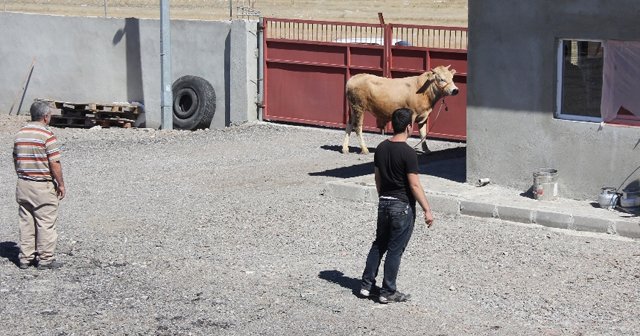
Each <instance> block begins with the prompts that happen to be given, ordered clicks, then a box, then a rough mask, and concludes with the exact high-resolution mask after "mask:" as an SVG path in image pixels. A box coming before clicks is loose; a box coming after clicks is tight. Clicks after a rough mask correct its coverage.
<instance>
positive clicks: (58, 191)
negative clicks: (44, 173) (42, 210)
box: [56, 185, 66, 200]
mask: <svg viewBox="0 0 640 336" xmlns="http://www.w3.org/2000/svg"><path fill="white" fill-rule="evenodd" d="M56 194H58V199H59V200H62V199H63V198H64V196H65V195H66V190H65V189H64V186H63V185H56Z"/></svg>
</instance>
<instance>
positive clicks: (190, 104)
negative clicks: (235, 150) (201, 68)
mask: <svg viewBox="0 0 640 336" xmlns="http://www.w3.org/2000/svg"><path fill="white" fill-rule="evenodd" d="M171 89H172V92H173V127H174V128H177V129H184V130H195V129H202V128H208V127H209V126H210V125H211V121H212V120H213V115H214V114H215V112H216V92H215V90H214V89H213V86H211V84H210V83H209V82H208V81H207V80H206V79H204V78H202V77H198V76H182V77H180V78H178V79H177V80H176V81H175V82H173V85H172V87H171Z"/></svg>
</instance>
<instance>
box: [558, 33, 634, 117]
mask: <svg viewBox="0 0 640 336" xmlns="http://www.w3.org/2000/svg"><path fill="white" fill-rule="evenodd" d="M557 41H558V43H557V50H556V66H557V71H556V108H555V111H554V117H555V118H556V119H561V120H569V121H584V122H594V123H602V122H604V120H603V119H602V116H600V117H591V116H581V115H576V114H564V113H562V83H563V81H562V80H563V78H562V76H563V74H564V50H563V44H564V42H565V41H580V42H582V41H584V42H599V43H601V44H602V45H603V47H604V43H605V42H606V41H607V40H598V39H577V38H566V37H564V38H558V39H557ZM604 52H605V53H606V52H607V51H606V49H605V51H604ZM603 61H604V60H603ZM603 75H604V73H603ZM603 81H604V80H603ZM603 85H604V83H603ZM605 123H606V124H607V125H612V126H632V127H639V126H640V117H638V116H635V115H633V114H630V113H627V114H622V115H618V116H616V118H615V119H613V120H611V121H608V122H605Z"/></svg>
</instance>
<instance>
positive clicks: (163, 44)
mask: <svg viewBox="0 0 640 336" xmlns="http://www.w3.org/2000/svg"><path fill="white" fill-rule="evenodd" d="M169 1H170V0H160V64H161V69H162V79H161V82H162V84H161V85H162V115H161V118H160V128H161V129H163V130H171V129H173V95H172V93H171V25H170V23H171V22H170V19H169Z"/></svg>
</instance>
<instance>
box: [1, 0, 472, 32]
mask: <svg viewBox="0 0 640 336" xmlns="http://www.w3.org/2000/svg"><path fill="white" fill-rule="evenodd" d="M3 1H4V2H3ZM467 1H468V0H397V1H384V0H348V1H342V0H325V1H315V0H236V1H232V2H231V8H229V5H230V3H229V1H206V0H195V1H193V0H172V1H170V3H171V17H172V18H176V19H177V18H182V19H205V20H228V19H229V16H230V11H232V13H233V14H232V15H233V17H237V16H238V15H239V14H241V13H242V11H241V10H240V8H239V7H244V8H252V9H254V10H255V11H257V12H259V13H260V15H262V16H264V17H276V18H292V19H308V20H327V21H355V22H366V23H377V22H378V12H382V13H383V14H384V18H385V21H386V22H388V23H404V24H419V25H444V26H457V27H466V26H467V12H468V7H467ZM104 3H105V2H104V1H102V0H47V1H42V0H30V1H22V0H21V1H17V0H0V10H1V9H4V10H7V11H25V12H32V13H47V14H58V15H80V16H104V15H105V11H106V13H107V15H106V16H110V17H139V18H158V17H159V15H160V14H159V11H160V10H159V1H150V0H108V1H106V4H107V6H106V9H105V7H104ZM3 6H4V7H3Z"/></svg>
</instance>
